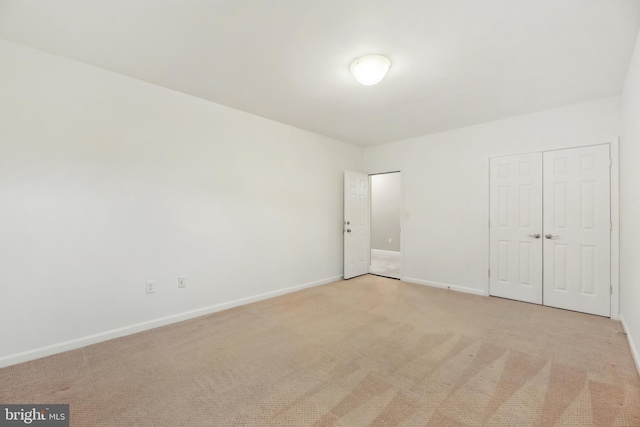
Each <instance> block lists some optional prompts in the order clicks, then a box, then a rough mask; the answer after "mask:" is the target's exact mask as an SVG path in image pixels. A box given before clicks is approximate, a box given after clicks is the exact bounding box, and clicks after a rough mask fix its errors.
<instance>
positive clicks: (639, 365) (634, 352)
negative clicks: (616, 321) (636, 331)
mask: <svg viewBox="0 0 640 427" xmlns="http://www.w3.org/2000/svg"><path fill="white" fill-rule="evenodd" d="M620 323H622V328H623V329H624V332H625V333H626V334H627V342H628V343H629V348H630V349H631V356H633V362H634V363H635V365H636V370H637V371H638V375H640V355H638V349H637V347H636V344H635V343H634V342H633V338H632V337H631V334H630V333H629V327H628V326H627V323H626V322H625V321H624V317H622V314H621V315H620Z"/></svg>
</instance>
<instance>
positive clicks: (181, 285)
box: [178, 277, 187, 288]
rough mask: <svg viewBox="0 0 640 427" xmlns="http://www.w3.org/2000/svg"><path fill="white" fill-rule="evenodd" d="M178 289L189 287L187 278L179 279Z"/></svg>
mask: <svg viewBox="0 0 640 427" xmlns="http://www.w3.org/2000/svg"><path fill="white" fill-rule="evenodd" d="M178 287H179V288H186V287H187V278H186V277H178Z"/></svg>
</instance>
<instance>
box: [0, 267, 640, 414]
mask: <svg viewBox="0 0 640 427" xmlns="http://www.w3.org/2000/svg"><path fill="white" fill-rule="evenodd" d="M616 330H620V324H619V323H618V322H616V321H613V320H610V319H606V318H602V317H597V316H590V315H586V314H580V313H573V312H569V311H563V310H558V309H553V308H549V307H541V306H536V305H531V304H525V303H519V302H515V301H509V300H504V299H499V298H487V297H479V296H473V295H468V294H462V293H457V292H453V291H447V290H440V289H434V288H429V287H424V286H419V285H412V284H407V283H403V282H400V281H397V280H391V279H385V278H381V277H375V276H364V277H361V278H356V279H352V280H349V281H341V282H337V283H333V284H330V285H325V286H320V287H317V288H312V289H308V290H304V291H301V292H297V293H293V294H289V295H285V296H282V297H278V298H274V299H271V300H267V301H262V302H259V303H255V304H251V305H247V306H244V307H239V308H236V309H232V310H228V311H224V312H220V313H216V314H213V315H209V316H206V317H201V318H198V319H193V320H190V321H186V322H182V323H179V324H176V325H171V326H167V327H163V328H159V329H155V330H152V331H147V332H144V333H140V334H136V335H132V336H129V337H125V338H121V339H116V340H112V341H109V342H105V343H102V344H97V345H93V346H90V347H86V348H83V349H79V350H75V351H71V352H67V353H64V354H60V355H56V356H52V357H48V358H44V359H40V360H37V361H33V362H29V363H25V364H21V365H17V366H13V367H9V368H4V369H0V402H1V403H69V404H71V420H72V425H74V426H231V425H247V426H260V425H270V426H284V425H292V426H305V425H314V426H364V425H377V426H394V425H406V426H423V425H428V426H476V425H487V426H639V425H640V379H639V378H638V375H637V373H636V370H635V367H634V365H633V361H632V359H631V354H630V351H629V347H628V345H627V342H626V339H625V337H624V336H622V335H619V334H617V333H616Z"/></svg>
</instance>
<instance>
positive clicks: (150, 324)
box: [0, 276, 342, 368]
mask: <svg viewBox="0 0 640 427" xmlns="http://www.w3.org/2000/svg"><path fill="white" fill-rule="evenodd" d="M341 278H342V277H341V276H333V277H328V278H325V279H322V280H317V281H315V282H309V283H305V284H302V285H297V286H291V287H289V288H284V289H279V290H277V291H271V292H266V293H263V294H258V295H254V296H250V297H246V298H240V299H237V300H233V301H229V302H224V303H221V304H215V305H211V306H208V307H203V308H198V309H195V310H190V311H185V312H183V313H178V314H172V315H170V316H166V317H161V318H159V319H154V320H149V321H147V322H142V323H137V324H134V325H130V326H125V327H123V328H117V329H112V330H110V331H105V332H100V333H97V334H92V335H87V336H85V337H81V338H76V339H73V340H69V341H64V342H61V343H57V344H52V345H48V346H45V347H40V348H36V349H33V350H28V351H23V352H21V353H15V354H10V355H7V356H3V357H0V368H4V367H7V366H11V365H16V364H18V363H23V362H28V361H30V360H34V359H39V358H41V357H46V356H51V355H53V354H58V353H62V352H65V351H69V350H75V349H77V348H81V347H86V346H88V345H92V344H96V343H100V342H103V341H107V340H111V339H114V338H119V337H123V336H126V335H131V334H135V333H138V332H142V331H146V330H149V329H153V328H157V327H160V326H165V325H170V324H172V323H177V322H181V321H183V320H188V319H193V318H195V317H199V316H204V315H207V314H211V313H216V312H218V311H222V310H227V309H229V308H233V307H238V306H241V305H246V304H250V303H252V302H257V301H262V300H265V299H269V298H273V297H277V296H280V295H284V294H288V293H291V292H296V291H299V290H302V289H306V288H312V287H315V286H320V285H326V284H327V283H332V282H335V281H338V280H340V279H341Z"/></svg>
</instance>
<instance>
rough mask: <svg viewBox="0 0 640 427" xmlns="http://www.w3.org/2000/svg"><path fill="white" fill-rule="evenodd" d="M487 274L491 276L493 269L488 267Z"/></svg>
mask: <svg viewBox="0 0 640 427" xmlns="http://www.w3.org/2000/svg"><path fill="white" fill-rule="evenodd" d="M487 276H488V277H491V269H488V270H487Z"/></svg>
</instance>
